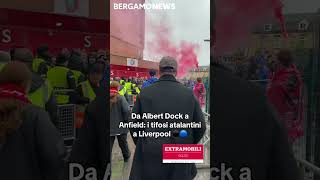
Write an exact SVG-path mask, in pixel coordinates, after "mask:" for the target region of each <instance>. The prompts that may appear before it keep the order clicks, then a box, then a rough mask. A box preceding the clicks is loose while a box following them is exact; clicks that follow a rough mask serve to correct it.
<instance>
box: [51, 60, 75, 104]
mask: <svg viewBox="0 0 320 180" xmlns="http://www.w3.org/2000/svg"><path fill="white" fill-rule="evenodd" d="M69 71H70V69H69V68H66V67H63V66H56V67H53V68H51V69H50V70H49V71H48V73H47V78H48V81H49V82H50V84H51V86H52V87H53V89H54V94H55V98H56V102H57V104H67V103H69V95H68V94H67V93H66V90H68V88H69V84H68V80H67V73H68V72H69Z"/></svg>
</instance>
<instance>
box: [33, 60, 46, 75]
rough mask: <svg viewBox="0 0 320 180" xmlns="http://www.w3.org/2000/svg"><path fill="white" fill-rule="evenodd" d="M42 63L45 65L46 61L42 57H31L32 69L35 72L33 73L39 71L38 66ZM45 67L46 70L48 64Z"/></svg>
mask: <svg viewBox="0 0 320 180" xmlns="http://www.w3.org/2000/svg"><path fill="white" fill-rule="evenodd" d="M42 63H43V64H45V65H46V66H47V64H46V61H45V60H44V59H42V58H35V59H33V61H32V71H33V72H35V73H39V68H40V65H41V64H42ZM47 68H48V70H49V69H50V67H49V66H47Z"/></svg>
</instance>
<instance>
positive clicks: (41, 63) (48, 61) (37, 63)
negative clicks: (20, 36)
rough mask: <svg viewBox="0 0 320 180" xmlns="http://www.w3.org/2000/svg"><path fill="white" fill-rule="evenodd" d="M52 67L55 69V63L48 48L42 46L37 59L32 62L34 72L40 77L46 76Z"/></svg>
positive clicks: (38, 50)
mask: <svg viewBox="0 0 320 180" xmlns="http://www.w3.org/2000/svg"><path fill="white" fill-rule="evenodd" d="M51 67H53V62H52V56H51V55H50V52H49V48H48V46H46V45H44V46H40V47H39V48H38V49H37V58H35V59H33V62H32V71H33V72H35V73H37V74H39V75H40V76H46V74H47V72H48V70H49V69H50V68H51Z"/></svg>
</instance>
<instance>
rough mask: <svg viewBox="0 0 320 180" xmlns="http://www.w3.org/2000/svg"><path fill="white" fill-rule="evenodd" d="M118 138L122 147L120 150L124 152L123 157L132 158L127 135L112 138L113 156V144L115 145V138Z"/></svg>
mask: <svg viewBox="0 0 320 180" xmlns="http://www.w3.org/2000/svg"><path fill="white" fill-rule="evenodd" d="M116 137H117V139H118V143H119V146H120V149H121V151H122V156H123V158H124V159H127V158H129V157H130V150H129V147H128V142H127V134H121V135H117V136H110V140H111V142H110V152H111V154H112V147H113V144H114V140H115V138H116Z"/></svg>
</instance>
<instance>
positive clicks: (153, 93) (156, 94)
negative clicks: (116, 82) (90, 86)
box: [130, 57, 206, 180]
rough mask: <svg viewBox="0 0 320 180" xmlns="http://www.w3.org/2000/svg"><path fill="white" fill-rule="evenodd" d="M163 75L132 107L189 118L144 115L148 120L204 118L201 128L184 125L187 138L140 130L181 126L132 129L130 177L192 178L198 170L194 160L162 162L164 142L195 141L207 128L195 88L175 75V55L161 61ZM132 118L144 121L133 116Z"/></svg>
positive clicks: (140, 179) (158, 179) (144, 179)
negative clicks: (141, 133) (145, 134)
mask: <svg viewBox="0 0 320 180" xmlns="http://www.w3.org/2000/svg"><path fill="white" fill-rule="evenodd" d="M159 68H160V76H161V77H160V79H159V81H157V82H155V83H154V84H152V85H150V86H148V87H146V88H145V89H143V90H142V91H141V93H140V94H139V96H138V97H137V100H136V103H135V105H134V107H133V113H135V114H139V115H140V116H143V114H144V113H151V114H153V115H155V114H161V113H170V114H178V113H181V114H183V115H186V114H187V115H189V117H190V118H189V119H170V120H168V119H165V118H160V119H157V120H151V119H143V121H145V122H160V123H164V122H169V123H170V122H171V123H173V122H177V123H179V122H183V123H190V122H201V124H202V126H201V128H197V129H196V128H194V129H192V128H189V129H185V130H186V131H187V134H188V136H187V137H185V138H181V137H176V136H173V135H172V136H171V137H158V138H154V137H139V136H135V134H139V131H146V132H163V131H171V132H172V133H173V134H174V133H175V132H179V131H180V130H181V129H178V128H175V129H174V128H151V127H150V128H148V127H146V128H144V129H131V130H132V136H133V139H134V142H135V144H136V150H135V155H134V159H133V164H132V169H131V174H130V180H175V179H183V180H192V179H193V178H194V177H195V176H196V174H197V170H196V167H195V164H183V163H182V164H163V163H162V144H196V143H198V142H199V141H200V139H201V138H202V136H203V134H204V132H205V129H206V127H205V122H204V116H203V114H202V111H201V108H200V105H199V103H198V101H197V100H196V98H195V96H194V95H193V92H192V90H190V89H188V88H186V87H185V86H183V85H182V84H181V83H179V82H178V81H177V80H176V78H175V76H176V74H177V62H176V60H175V59H173V58H172V57H164V58H162V59H161V61H160V64H159ZM132 121H133V122H136V121H142V120H138V119H132Z"/></svg>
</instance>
